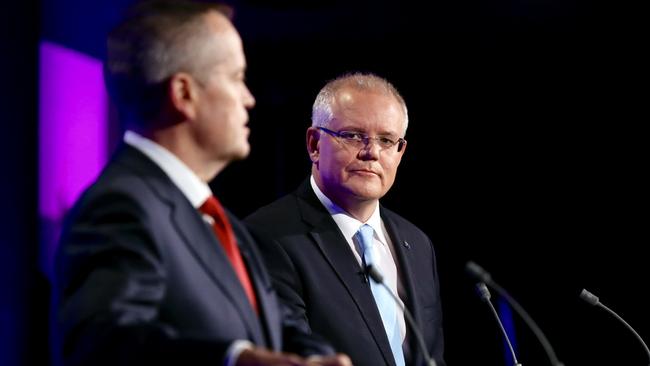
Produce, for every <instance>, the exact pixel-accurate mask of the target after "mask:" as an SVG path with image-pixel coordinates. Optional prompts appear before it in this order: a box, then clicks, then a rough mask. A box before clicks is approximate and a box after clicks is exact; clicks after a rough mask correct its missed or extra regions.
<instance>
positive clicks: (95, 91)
mask: <svg viewBox="0 0 650 366" xmlns="http://www.w3.org/2000/svg"><path fill="white" fill-rule="evenodd" d="M39 72H40V85H39V90H40V106H39V147H40V150H39V215H40V219H41V222H42V225H41V233H42V236H41V244H42V253H43V257H44V258H43V262H42V265H43V266H44V269H45V271H46V273H51V271H50V268H51V263H52V261H51V257H52V254H53V252H54V250H55V249H56V248H55V246H56V242H57V240H58V235H59V231H60V225H61V222H62V219H63V217H64V215H65V213H66V211H67V210H68V209H69V208H70V207H71V206H72V204H73V203H74V202H75V200H76V199H77V198H78V197H79V195H80V193H81V192H82V191H83V190H84V189H85V188H86V187H87V186H88V185H89V184H90V183H91V182H92V181H93V180H94V179H95V178H97V175H98V173H99V171H100V170H101V169H102V167H103V166H104V164H105V163H106V159H107V154H108V151H107V145H108V97H107V95H106V91H105V89H104V83H103V78H102V64H101V62H100V61H98V60H96V59H94V58H92V57H89V56H87V55H84V54H82V53H79V52H76V51H74V50H70V49H66V48H64V47H61V46H59V45H56V44H53V43H48V42H41V44H40V65H39Z"/></svg>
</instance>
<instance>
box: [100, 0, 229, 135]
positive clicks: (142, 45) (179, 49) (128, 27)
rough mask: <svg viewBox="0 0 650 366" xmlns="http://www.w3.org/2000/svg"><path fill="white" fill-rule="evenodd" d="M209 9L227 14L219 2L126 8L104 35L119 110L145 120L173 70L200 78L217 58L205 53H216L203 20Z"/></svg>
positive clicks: (159, 2) (160, 1) (160, 2)
mask: <svg viewBox="0 0 650 366" xmlns="http://www.w3.org/2000/svg"><path fill="white" fill-rule="evenodd" d="M211 11H216V12H218V13H221V14H223V15H224V16H226V17H227V18H228V19H230V18H231V16H232V9H231V8H229V7H227V6H224V5H218V4H208V3H197V2H191V1H182V0H150V1H143V2H140V3H138V4H136V5H135V6H134V7H133V8H131V9H130V12H129V13H128V14H127V17H126V19H125V20H124V21H123V22H121V23H120V24H119V25H118V26H117V27H116V28H114V29H113V30H112V31H111V32H110V34H109V36H108V41H107V55H106V63H105V73H104V75H105V80H106V85H107V87H108V90H109V92H110V93H111V96H112V97H113V99H114V101H115V102H116V103H117V105H118V109H119V110H120V112H121V113H126V114H128V115H129V117H130V118H129V119H135V120H136V121H140V122H139V123H144V122H148V121H150V120H152V119H154V118H155V116H156V115H157V113H158V112H159V110H160V106H161V102H162V98H163V97H164V93H165V83H166V81H168V80H169V78H170V77H171V76H172V75H174V74H175V73H178V72H187V73H189V74H190V75H192V76H193V77H195V78H196V79H197V80H198V81H199V82H201V81H202V79H203V78H204V77H205V74H206V72H207V70H209V69H210V68H211V67H212V66H214V63H215V60H216V59H215V57H213V56H209V55H210V54H214V53H215V51H216V52H218V49H217V50H215V48H217V47H218V45H214V43H215V42H209V37H210V35H211V32H210V29H209V27H208V25H207V22H206V20H205V16H206V15H207V14H208V13H209V12H211Z"/></svg>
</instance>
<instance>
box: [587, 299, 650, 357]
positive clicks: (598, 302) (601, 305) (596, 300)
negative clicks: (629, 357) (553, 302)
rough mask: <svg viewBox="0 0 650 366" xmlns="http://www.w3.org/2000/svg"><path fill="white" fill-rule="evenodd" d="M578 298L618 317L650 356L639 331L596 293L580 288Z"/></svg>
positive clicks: (649, 355) (649, 351) (649, 350)
mask: <svg viewBox="0 0 650 366" xmlns="http://www.w3.org/2000/svg"><path fill="white" fill-rule="evenodd" d="M580 298H581V299H583V300H584V301H586V302H587V303H589V304H590V305H593V306H598V307H601V308H603V309H605V310H606V311H607V312H608V313H610V314H612V315H613V316H614V317H615V318H616V319H618V320H619V321H620V322H621V323H623V324H624V325H625V327H627V329H629V330H630V331H631V332H632V333H634V335H635V336H636V338H637V339H638V340H639V342H641V344H642V345H643V348H645V353H647V354H648V358H650V349H648V345H647V344H646V343H645V342H644V341H643V339H642V338H641V336H640V335H639V333H637V332H636V331H635V330H634V328H632V326H631V325H630V324H628V323H627V322H626V321H625V320H623V318H621V317H620V316H619V315H618V314H616V313H615V312H614V311H613V310H612V309H610V308H608V307H607V306H605V305H603V304H602V303H601V302H600V300H599V299H598V297H597V296H596V295H594V294H592V293H591V292H589V291H587V290H585V289H582V292H580Z"/></svg>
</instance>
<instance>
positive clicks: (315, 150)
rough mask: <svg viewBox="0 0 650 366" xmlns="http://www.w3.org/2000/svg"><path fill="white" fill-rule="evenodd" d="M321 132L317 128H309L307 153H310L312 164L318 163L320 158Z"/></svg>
mask: <svg viewBox="0 0 650 366" xmlns="http://www.w3.org/2000/svg"><path fill="white" fill-rule="evenodd" d="M320 137H321V134H320V131H319V130H318V129H317V128H316V127H309V128H308V129H307V152H308V153H309V159H311V162H312V163H314V164H315V163H318V158H319V156H320V146H319V142H320Z"/></svg>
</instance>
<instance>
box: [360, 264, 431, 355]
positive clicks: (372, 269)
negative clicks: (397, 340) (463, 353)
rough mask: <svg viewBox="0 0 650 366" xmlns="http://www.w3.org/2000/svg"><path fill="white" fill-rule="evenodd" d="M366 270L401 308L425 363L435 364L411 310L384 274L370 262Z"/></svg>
mask: <svg viewBox="0 0 650 366" xmlns="http://www.w3.org/2000/svg"><path fill="white" fill-rule="evenodd" d="M366 272H367V273H368V276H370V278H372V280H373V281H375V282H376V283H378V284H380V285H382V286H383V287H384V288H385V289H386V291H388V293H389V294H390V296H391V297H392V298H393V300H395V303H396V304H397V306H399V307H400V309H402V311H403V312H404V318H405V319H406V321H407V322H408V325H409V327H411V329H412V330H413V334H415V338H416V339H417V341H418V346H419V347H420V351H422V354H423V355H424V359H425V361H426V363H427V365H428V366H436V361H434V360H433V359H432V358H431V355H430V354H429V350H428V349H427V346H426V343H424V337H422V333H420V330H419V329H418V327H417V326H416V324H415V320H414V319H413V316H412V315H411V312H410V311H409V310H408V309H407V308H406V306H404V305H402V302H401V301H400V300H399V299H398V298H397V295H395V294H394V293H393V291H392V290H391V289H390V287H388V286H387V285H386V284H385V283H384V276H382V275H381V273H379V271H378V270H377V269H376V268H375V267H374V266H373V265H372V264H371V265H368V266H366Z"/></svg>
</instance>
